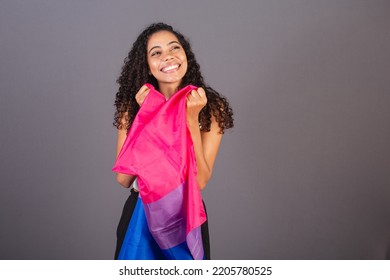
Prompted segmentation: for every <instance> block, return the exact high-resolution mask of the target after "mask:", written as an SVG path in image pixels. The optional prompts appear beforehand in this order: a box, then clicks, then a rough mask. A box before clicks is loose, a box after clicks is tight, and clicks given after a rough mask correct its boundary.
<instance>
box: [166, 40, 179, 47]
mask: <svg viewBox="0 0 390 280" xmlns="http://www.w3.org/2000/svg"><path fill="white" fill-rule="evenodd" d="M173 43H176V44H179V45H180V43H179V42H178V41H171V42H169V43H168V44H167V46H169V45H172V44H173Z"/></svg>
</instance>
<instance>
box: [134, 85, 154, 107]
mask: <svg viewBox="0 0 390 280" xmlns="http://www.w3.org/2000/svg"><path fill="white" fill-rule="evenodd" d="M149 91H150V89H149V88H148V87H147V86H146V85H143V86H142V87H141V88H140V89H139V91H138V92H137V94H136V95H135V100H136V101H137V103H138V105H139V106H141V105H142V103H144V100H145V98H146V96H147V95H148V93H149Z"/></svg>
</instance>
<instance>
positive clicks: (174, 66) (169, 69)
mask: <svg viewBox="0 0 390 280" xmlns="http://www.w3.org/2000/svg"><path fill="white" fill-rule="evenodd" d="M177 68H179V65H171V66H167V67H164V68H163V69H161V71H163V72H166V71H171V70H174V69H177Z"/></svg>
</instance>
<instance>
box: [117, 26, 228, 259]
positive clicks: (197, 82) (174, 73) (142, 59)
mask: <svg viewBox="0 0 390 280" xmlns="http://www.w3.org/2000/svg"><path fill="white" fill-rule="evenodd" d="M117 82H118V84H119V91H118V92H117V94H116V100H115V106H116V112H115V117H114V125H115V126H116V127H117V128H118V142H117V149H116V156H117V157H118V155H119V153H120V151H121V149H122V146H123V144H124V142H125V140H126V137H127V134H128V132H129V129H130V128H131V126H132V123H133V121H134V118H135V116H136V114H137V112H138V110H139V108H140V106H141V105H142V104H143V102H144V100H145V98H146V97H147V96H148V94H149V92H150V87H148V86H146V85H145V84H151V85H152V86H153V87H154V88H155V89H156V90H158V91H159V92H160V93H161V94H163V95H164V97H165V99H166V100H169V99H170V97H171V96H172V95H174V94H175V93H176V92H178V90H180V89H182V88H184V87H185V86H187V85H193V86H195V87H197V89H194V90H192V91H191V92H190V93H189V94H188V95H187V97H186V121H187V127H188V129H189V131H190V134H191V138H192V142H193V147H194V154H195V158H196V167H197V175H196V181H197V183H198V185H199V188H200V189H201V190H202V189H204V188H205V186H206V184H207V182H208V180H209V179H210V178H211V175H212V171H213V167H214V162H215V159H216V157H217V153H218V149H219V146H220V143H221V139H222V135H223V133H224V131H225V129H228V128H231V127H233V117H232V115H233V113H232V109H231V108H230V106H229V103H228V102H227V100H226V99H225V98H224V97H223V96H221V95H220V94H219V93H218V92H216V91H215V90H214V89H212V88H211V87H209V86H207V85H206V84H205V82H204V80H203V77H202V74H201V72H200V67H199V64H198V63H197V62H196V60H195V55H194V54H193V52H192V50H191V47H190V44H189V42H188V41H187V40H186V39H185V38H184V36H183V35H182V34H180V33H179V32H177V31H175V30H173V28H172V27H171V26H169V25H167V24H164V23H156V24H152V25H150V26H149V27H147V28H146V29H145V30H144V31H143V32H142V33H141V34H140V35H139V36H138V38H137V40H136V41H135V42H134V44H133V47H132V49H131V50H130V52H129V54H128V57H127V58H126V59H125V64H124V66H123V68H122V73H121V75H120V77H119V78H118V80H117ZM116 179H117V181H118V183H119V184H120V185H122V186H123V187H125V188H129V187H130V186H133V188H132V189H131V195H130V197H129V198H128V200H127V201H126V204H125V206H124V209H123V213H122V217H121V220H120V222H119V225H118V230H117V238H118V240H117V248H116V253H115V258H118V257H119V255H120V250H121V248H122V245H123V241H124V238H125V235H126V231H127V229H128V227H129V223H130V220H131V218H132V215H133V212H134V209H135V206H136V204H137V202H138V201H139V200H138V189H137V188H138V187H137V180H136V178H135V176H132V175H128V174H123V173H116ZM138 203H139V202H138ZM202 242H203V248H204V253H205V259H210V245H209V236H208V225H207V221H206V222H205V223H204V224H203V225H202ZM153 254H154V253H153ZM153 254H152V255H148V254H146V255H145V256H146V257H145V258H149V257H150V258H164V256H163V255H159V253H158V252H157V253H155V254H154V255H153ZM156 254H157V255H156ZM119 258H121V257H119Z"/></svg>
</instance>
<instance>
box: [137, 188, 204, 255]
mask: <svg viewBox="0 0 390 280" xmlns="http://www.w3.org/2000/svg"><path fill="white" fill-rule="evenodd" d="M183 190H184V183H183V184H181V185H180V186H178V187H177V188H176V189H174V190H173V191H171V192H170V193H168V194H167V195H165V196H164V197H162V198H161V199H159V200H157V201H154V202H151V203H144V209H145V214H146V219H147V221H148V226H149V230H150V232H151V234H152V235H153V237H154V239H155V240H156V242H157V244H158V245H159V246H160V248H161V249H163V250H164V249H168V248H172V247H174V246H176V245H178V244H180V243H183V242H184V241H186V214H185V209H184V205H183ZM190 233H192V231H191V232H190ZM200 240H202V237H201V236H200Z"/></svg>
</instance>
